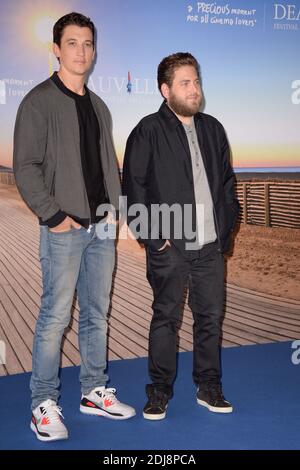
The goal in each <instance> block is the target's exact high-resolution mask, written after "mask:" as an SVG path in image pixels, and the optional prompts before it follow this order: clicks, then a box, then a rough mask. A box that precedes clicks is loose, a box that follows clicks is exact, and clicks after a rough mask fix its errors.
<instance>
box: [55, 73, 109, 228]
mask: <svg viewBox="0 0 300 470" xmlns="http://www.w3.org/2000/svg"><path fill="white" fill-rule="evenodd" d="M51 79H52V80H53V82H54V83H55V84H56V86H57V87H58V88H59V89H60V90H61V91H62V92H63V93H65V94H66V95H68V96H70V97H71V98H73V99H74V101H75V104H76V110H77V116H78V124H79V133H80V153H81V165H82V172H83V177H84V183H85V187H86V192H87V196H88V201H89V206H90V210H91V218H90V219H88V220H83V219H79V218H78V217H77V216H76V214H67V215H70V216H71V217H72V218H73V219H74V220H76V221H77V222H79V223H80V224H81V225H84V226H88V225H89V223H95V222H98V221H99V220H101V218H102V217H99V216H96V210H97V207H98V206H99V205H100V204H104V203H107V202H108V196H107V194H106V190H105V184H104V177H103V170H102V165H101V156H100V128H99V121H98V119H97V116H96V113H95V111H94V108H93V105H92V102H91V98H90V94H89V91H88V89H87V88H86V87H85V94H84V95H83V96H81V95H78V94H77V93H74V92H73V91H71V90H69V88H67V87H66V86H65V85H64V84H63V82H62V81H61V80H60V78H59V76H58V75H57V72H54V74H53V75H52V77H51ZM62 214H63V213H62V212H61V211H60V213H58V214H55V215H54V216H53V217H51V219H49V220H48V221H46V224H47V225H48V226H49V227H53V226H55V225H58V224H59V223H60V222H62V220H63V218H62ZM59 219H60V222H58V223H57V224H56V223H55V222H56V221H57V220H59ZM53 223H54V225H53Z"/></svg>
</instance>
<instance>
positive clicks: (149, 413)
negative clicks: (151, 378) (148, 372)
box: [143, 384, 169, 420]
mask: <svg viewBox="0 0 300 470" xmlns="http://www.w3.org/2000/svg"><path fill="white" fill-rule="evenodd" d="M146 393H147V395H148V401H147V403H146V405H145V407H144V410H143V416H144V418H145V419H151V420H159V419H164V418H165V417H166V410H167V407H168V401H169V396H168V394H167V393H165V392H164V391H163V390H160V389H158V388H156V387H155V386H154V385H152V384H151V385H147V386H146Z"/></svg>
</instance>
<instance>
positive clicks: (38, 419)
mask: <svg viewBox="0 0 300 470" xmlns="http://www.w3.org/2000/svg"><path fill="white" fill-rule="evenodd" d="M62 419H63V415H62V413H61V408H60V406H57V404H56V403H55V401H53V400H50V399H48V400H45V401H43V402H42V403H41V404H40V405H39V406H37V407H36V408H35V409H34V410H33V412H32V417H31V423H30V428H31V429H32V431H33V432H35V434H36V437H37V438H38V439H39V440H40V441H58V440H59V439H67V438H68V430H67V428H66V426H65V425H64V423H63V422H62Z"/></svg>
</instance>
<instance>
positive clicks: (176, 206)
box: [123, 53, 239, 420]
mask: <svg viewBox="0 0 300 470" xmlns="http://www.w3.org/2000/svg"><path fill="white" fill-rule="evenodd" d="M157 78H158V86H159V89H160V92H161V94H162V96H163V98H164V103H163V104H162V105H161V107H160V109H159V111H158V112H157V113H154V114H152V115H150V116H147V117H145V118H143V119H142V120H141V121H140V123H139V124H138V125H137V126H136V127H135V129H134V130H133V131H132V133H131V134H130V136H129V138H128V141H127V146H126V152H125V160H124V168H123V193H124V195H125V196H127V203H128V207H129V208H131V209H132V208H134V204H139V207H141V206H140V205H141V204H142V205H143V207H145V209H146V211H147V218H144V219H141V221H140V223H139V224H136V223H135V224H134V225H133V221H134V217H133V216H131V217H128V223H129V227H130V228H132V227H133V229H132V231H133V232H134V233H135V236H136V237H137V239H138V240H139V241H140V242H141V243H143V244H144V245H145V247H146V254H147V278H148V281H149V283H150V285H151V287H152V290H153V295H154V302H153V317H152V322H151V327H150V337H149V374H150V378H151V381H152V383H151V384H149V385H147V387H146V393H147V396H148V401H147V403H146V406H145V407H144V412H143V415H144V418H146V419H151V420H159V419H163V418H165V416H166V409H167V406H168V401H169V399H170V398H172V395H173V383H174V379H175V376H176V352H177V330H178V323H179V321H180V314H181V304H182V300H183V295H184V290H185V288H186V286H187V285H188V287H189V306H190V307H191V310H192V312H193V317H194V327H193V335H194V351H193V378H194V381H195V383H196V385H197V387H198V389H197V395H196V399H197V402H198V403H199V404H200V405H203V406H205V407H207V408H208V409H209V410H210V411H212V412H217V413H230V412H231V411H232V410H233V407H232V405H231V404H230V403H229V402H228V401H227V400H225V398H224V396H223V392H222V385H221V367H220V333H221V319H222V315H223V301H224V258H223V256H224V252H226V251H228V250H229V248H230V244H231V234H232V231H233V228H234V225H235V222H236V220H237V217H238V207H239V206H238V201H237V199H236V196H235V190H234V184H235V177H234V173H233V170H232V168H231V165H230V149H229V145H228V141H227V138H226V134H225V131H224V128H223V126H222V125H221V124H220V122H218V121H217V120H216V119H215V118H214V117H212V116H209V115H206V114H204V113H201V112H199V109H200V105H201V101H202V92H201V86H200V72H199V64H198V62H197V60H196V59H195V58H194V57H193V56H192V55H191V54H189V53H176V54H172V55H170V56H168V57H166V58H164V59H163V60H162V62H161V63H160V64H159V67H158V77H157ZM166 208H169V211H168V210H167V211H166ZM129 213H133V211H132V210H130V211H129ZM166 214H167V216H168V217H167V222H168V223H166V217H165V216H166ZM137 228H139V232H137Z"/></svg>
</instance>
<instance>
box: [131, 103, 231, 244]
mask: <svg viewBox="0 0 300 470" xmlns="http://www.w3.org/2000/svg"><path fill="white" fill-rule="evenodd" d="M194 120H195V127H196V132H197V136H198V141H199V146H200V150H201V154H202V158H203V162H204V166H205V169H206V174H207V178H208V183H209V187H210V191H211V196H212V200H213V206H214V219H215V228H216V233H217V237H218V242H219V246H220V249H221V251H223V252H225V251H228V249H229V248H230V238H231V237H230V235H231V232H232V230H233V227H234V225H235V222H236V220H237V217H238V211H239V204H238V201H237V199H236V196H235V188H234V185H235V176H234V173H233V170H232V168H231V165H230V150H229V145H228V141H227V138H226V135H225V131H224V128H223V126H222V125H221V124H220V122H219V121H217V119H215V118H214V117H212V116H209V115H207V114H203V113H197V114H196V115H195V117H194ZM123 194H124V195H125V196H127V204H128V208H130V206H131V205H132V204H135V203H142V204H144V205H146V206H147V207H148V208H150V206H151V204H163V203H166V204H169V205H172V204H174V203H177V204H180V206H182V207H183V205H184V204H191V205H192V207H193V222H192V224H193V227H194V228H195V220H196V219H195V195H194V184H193V172H192V162H191V155H190V150H189V145H188V140H187V137H186V133H185V130H184V128H183V125H182V124H181V122H180V120H179V119H178V118H177V116H176V115H175V114H174V113H173V112H172V111H171V109H170V108H169V107H168V106H167V105H166V103H163V104H162V106H161V107H160V109H159V111H158V112H157V113H155V114H151V115H149V116H147V117H145V118H144V119H142V120H141V121H140V122H139V124H138V125H137V126H136V127H135V129H134V130H133V131H132V132H131V134H130V136H129V138H128V141H127V145H126V151H125V159H124V166H123ZM132 220H133V217H130V216H129V217H128V222H129V223H130V222H131V221H132ZM156 223H157V221H154V220H151V215H150V211H149V231H148V232H149V233H150V227H151V226H153V225H154V224H156ZM166 238H170V239H171V241H172V242H173V243H174V244H175V245H176V246H177V247H178V248H179V249H180V250H184V249H185V243H186V241H189V240H187V239H186V238H185V237H184V235H183V237H182V239H181V240H176V239H174V238H173V235H172V232H171V234H170V236H165V234H164V233H163V228H162V227H161V226H159V239H156V240H155V239H151V238H148V239H147V238H143V237H140V238H139V241H140V242H142V243H144V244H145V245H146V246H149V247H150V248H152V249H154V250H155V249H156V250H157V249H158V248H160V247H161V246H162V245H163V243H164V240H165V239H166Z"/></svg>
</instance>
